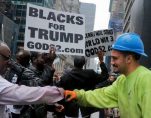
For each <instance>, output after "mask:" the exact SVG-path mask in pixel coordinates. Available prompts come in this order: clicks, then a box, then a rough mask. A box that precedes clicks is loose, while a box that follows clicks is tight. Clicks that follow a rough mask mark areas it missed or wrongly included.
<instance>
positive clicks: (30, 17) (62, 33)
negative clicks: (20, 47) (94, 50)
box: [24, 3, 85, 56]
mask: <svg viewBox="0 0 151 118" xmlns="http://www.w3.org/2000/svg"><path fill="white" fill-rule="evenodd" d="M51 47H55V48H56V53H57V54H67V55H81V56H83V55H85V18H84V16H83V15H81V14H75V13H67V12H61V11H56V10H52V9H48V8H44V7H41V6H37V5H32V4H29V3H28V4H27V14H26V28H25V42H24V49H25V50H30V51H37V52H49V48H51Z"/></svg>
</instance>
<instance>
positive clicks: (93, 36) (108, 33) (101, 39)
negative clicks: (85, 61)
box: [85, 29, 114, 58]
mask: <svg viewBox="0 0 151 118" xmlns="http://www.w3.org/2000/svg"><path fill="white" fill-rule="evenodd" d="M85 40H86V42H85V48H86V49H85V56H86V57H87V58H90V57H96V56H97V52H98V51H100V50H102V51H103V52H105V55H106V56H107V55H110V52H111V47H112V44H113V42H114V37H113V30H112V29H105V30H99V31H94V32H90V33H86V35H85Z"/></svg>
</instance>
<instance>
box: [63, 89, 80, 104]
mask: <svg viewBox="0 0 151 118" xmlns="http://www.w3.org/2000/svg"><path fill="white" fill-rule="evenodd" d="M64 96H65V99H66V101H68V102H69V101H72V100H75V99H76V98H77V94H76V92H75V91H70V90H65V91H64Z"/></svg>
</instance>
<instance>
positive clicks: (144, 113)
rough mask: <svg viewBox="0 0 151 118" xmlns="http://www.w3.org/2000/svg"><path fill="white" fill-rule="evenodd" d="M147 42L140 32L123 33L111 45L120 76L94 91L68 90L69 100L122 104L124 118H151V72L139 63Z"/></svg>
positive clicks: (103, 105) (85, 103) (104, 105)
mask: <svg viewBox="0 0 151 118" xmlns="http://www.w3.org/2000/svg"><path fill="white" fill-rule="evenodd" d="M141 56H147V55H146V54H145V53H144V45H143V42H142V40H141V38H140V36H139V35H138V34H135V33H124V34H122V35H120V36H119V37H118V38H117V40H116V41H115V43H114V44H113V45H112V52H111V64H112V66H113V71H114V72H119V73H120V74H121V75H120V76H119V77H118V78H117V80H116V81H115V82H114V83H113V84H112V85H111V86H108V87H104V88H99V89H95V90H93V91H84V90H74V91H69V90H66V91H65V92H64V94H65V97H66V99H67V100H68V101H71V100H73V99H76V100H77V102H78V103H79V104H80V105H82V106H87V107H88V106H93V107H97V108H114V107H119V110H120V115H121V118H151V112H150V109H151V100H150V99H151V71H150V70H149V69H147V68H145V67H143V66H141V65H140V64H139V59H140V57H141Z"/></svg>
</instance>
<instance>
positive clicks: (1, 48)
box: [0, 42, 64, 118]
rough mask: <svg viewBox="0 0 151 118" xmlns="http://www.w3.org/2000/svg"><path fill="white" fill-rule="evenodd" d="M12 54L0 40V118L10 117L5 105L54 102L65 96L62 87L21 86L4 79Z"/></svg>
mask: <svg viewBox="0 0 151 118" xmlns="http://www.w3.org/2000/svg"><path fill="white" fill-rule="evenodd" d="M10 55H11V51H10V48H9V47H8V46H7V44H5V43H4V42H0V118H8V114H7V113H6V110H5V108H6V107H5V105H27V104H41V103H46V104H54V103H56V102H58V101H60V100H62V99H63V98H64V94H63V93H64V90H63V89H62V88H58V87H55V86H45V87H27V86H24V85H20V86H19V85H17V84H13V83H10V82H8V81H7V80H6V79H4V76H5V74H6V73H5V72H6V70H7V67H8V65H9V64H8V63H9V60H10Z"/></svg>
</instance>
